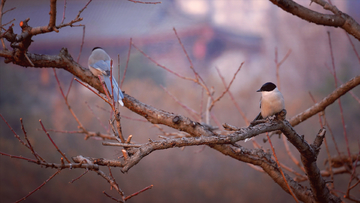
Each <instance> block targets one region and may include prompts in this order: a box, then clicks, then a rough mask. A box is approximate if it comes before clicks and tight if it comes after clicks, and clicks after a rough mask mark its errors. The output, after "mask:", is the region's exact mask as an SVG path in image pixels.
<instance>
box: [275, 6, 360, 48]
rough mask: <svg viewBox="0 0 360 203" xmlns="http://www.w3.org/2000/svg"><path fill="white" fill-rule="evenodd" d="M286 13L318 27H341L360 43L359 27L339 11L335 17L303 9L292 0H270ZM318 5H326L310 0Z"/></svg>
mask: <svg viewBox="0 0 360 203" xmlns="http://www.w3.org/2000/svg"><path fill="white" fill-rule="evenodd" d="M270 1H271V2H272V3H273V4H275V5H277V6H278V7H280V8H281V9H283V10H284V11H286V12H289V13H291V14H293V15H296V16H297V17H299V18H301V19H304V20H306V21H308V22H310V23H315V24H318V25H325V26H332V27H341V28H342V29H344V30H345V31H346V32H347V33H349V34H351V35H352V36H354V37H355V38H356V39H358V40H359V41H360V25H359V24H358V23H357V22H356V21H355V20H354V19H353V18H352V17H351V16H349V15H348V14H346V13H343V12H341V11H336V12H337V13H335V15H329V14H322V13H318V12H316V11H313V10H310V9H308V8H305V7H304V6H302V5H300V4H298V3H296V2H294V1H292V0H270ZM312 2H316V3H318V4H319V5H321V6H323V7H324V8H326V5H327V3H326V2H325V1H324V0H312Z"/></svg>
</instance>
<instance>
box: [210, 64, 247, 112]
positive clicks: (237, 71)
mask: <svg viewBox="0 0 360 203" xmlns="http://www.w3.org/2000/svg"><path fill="white" fill-rule="evenodd" d="M243 64H244V62H242V63H241V64H240V66H239V68H238V69H237V70H236V72H235V73H234V76H233V78H232V79H231V81H230V83H229V85H228V86H227V87H225V90H224V91H223V93H222V94H221V95H220V96H219V97H218V98H216V99H214V100H213V101H212V103H211V105H210V107H209V108H210V110H211V109H212V108H213V107H214V105H215V103H216V102H217V101H219V100H220V99H221V98H222V97H223V96H224V95H225V94H226V93H227V92H228V91H229V89H230V87H231V85H232V83H233V82H234V80H235V78H236V75H237V74H238V73H239V71H240V69H241V67H242V66H243ZM215 68H216V70H217V72H218V73H219V75H220V71H219V69H218V68H217V67H215Z"/></svg>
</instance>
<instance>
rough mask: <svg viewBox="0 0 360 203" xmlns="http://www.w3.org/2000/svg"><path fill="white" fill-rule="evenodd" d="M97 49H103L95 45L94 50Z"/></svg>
mask: <svg viewBox="0 0 360 203" xmlns="http://www.w3.org/2000/svg"><path fill="white" fill-rule="evenodd" d="M95 49H102V48H101V47H94V48H93V49H92V51H94V50H95Z"/></svg>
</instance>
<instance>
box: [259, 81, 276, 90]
mask: <svg viewBox="0 0 360 203" xmlns="http://www.w3.org/2000/svg"><path fill="white" fill-rule="evenodd" d="M275 88H276V85H275V84H274V83H272V82H267V83H265V84H263V86H261V88H260V89H259V90H258V91H257V92H271V91H273V90H274V89H275Z"/></svg>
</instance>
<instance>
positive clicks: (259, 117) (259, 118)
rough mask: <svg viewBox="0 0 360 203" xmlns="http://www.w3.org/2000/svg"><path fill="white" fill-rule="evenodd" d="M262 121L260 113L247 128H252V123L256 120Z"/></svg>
mask: <svg viewBox="0 0 360 203" xmlns="http://www.w3.org/2000/svg"><path fill="white" fill-rule="evenodd" d="M261 119H263V117H262V115H261V112H260V113H259V115H257V116H256V118H255V119H254V120H253V121H252V122H251V123H250V125H249V127H252V126H254V125H253V124H252V123H253V122H254V121H256V120H261Z"/></svg>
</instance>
